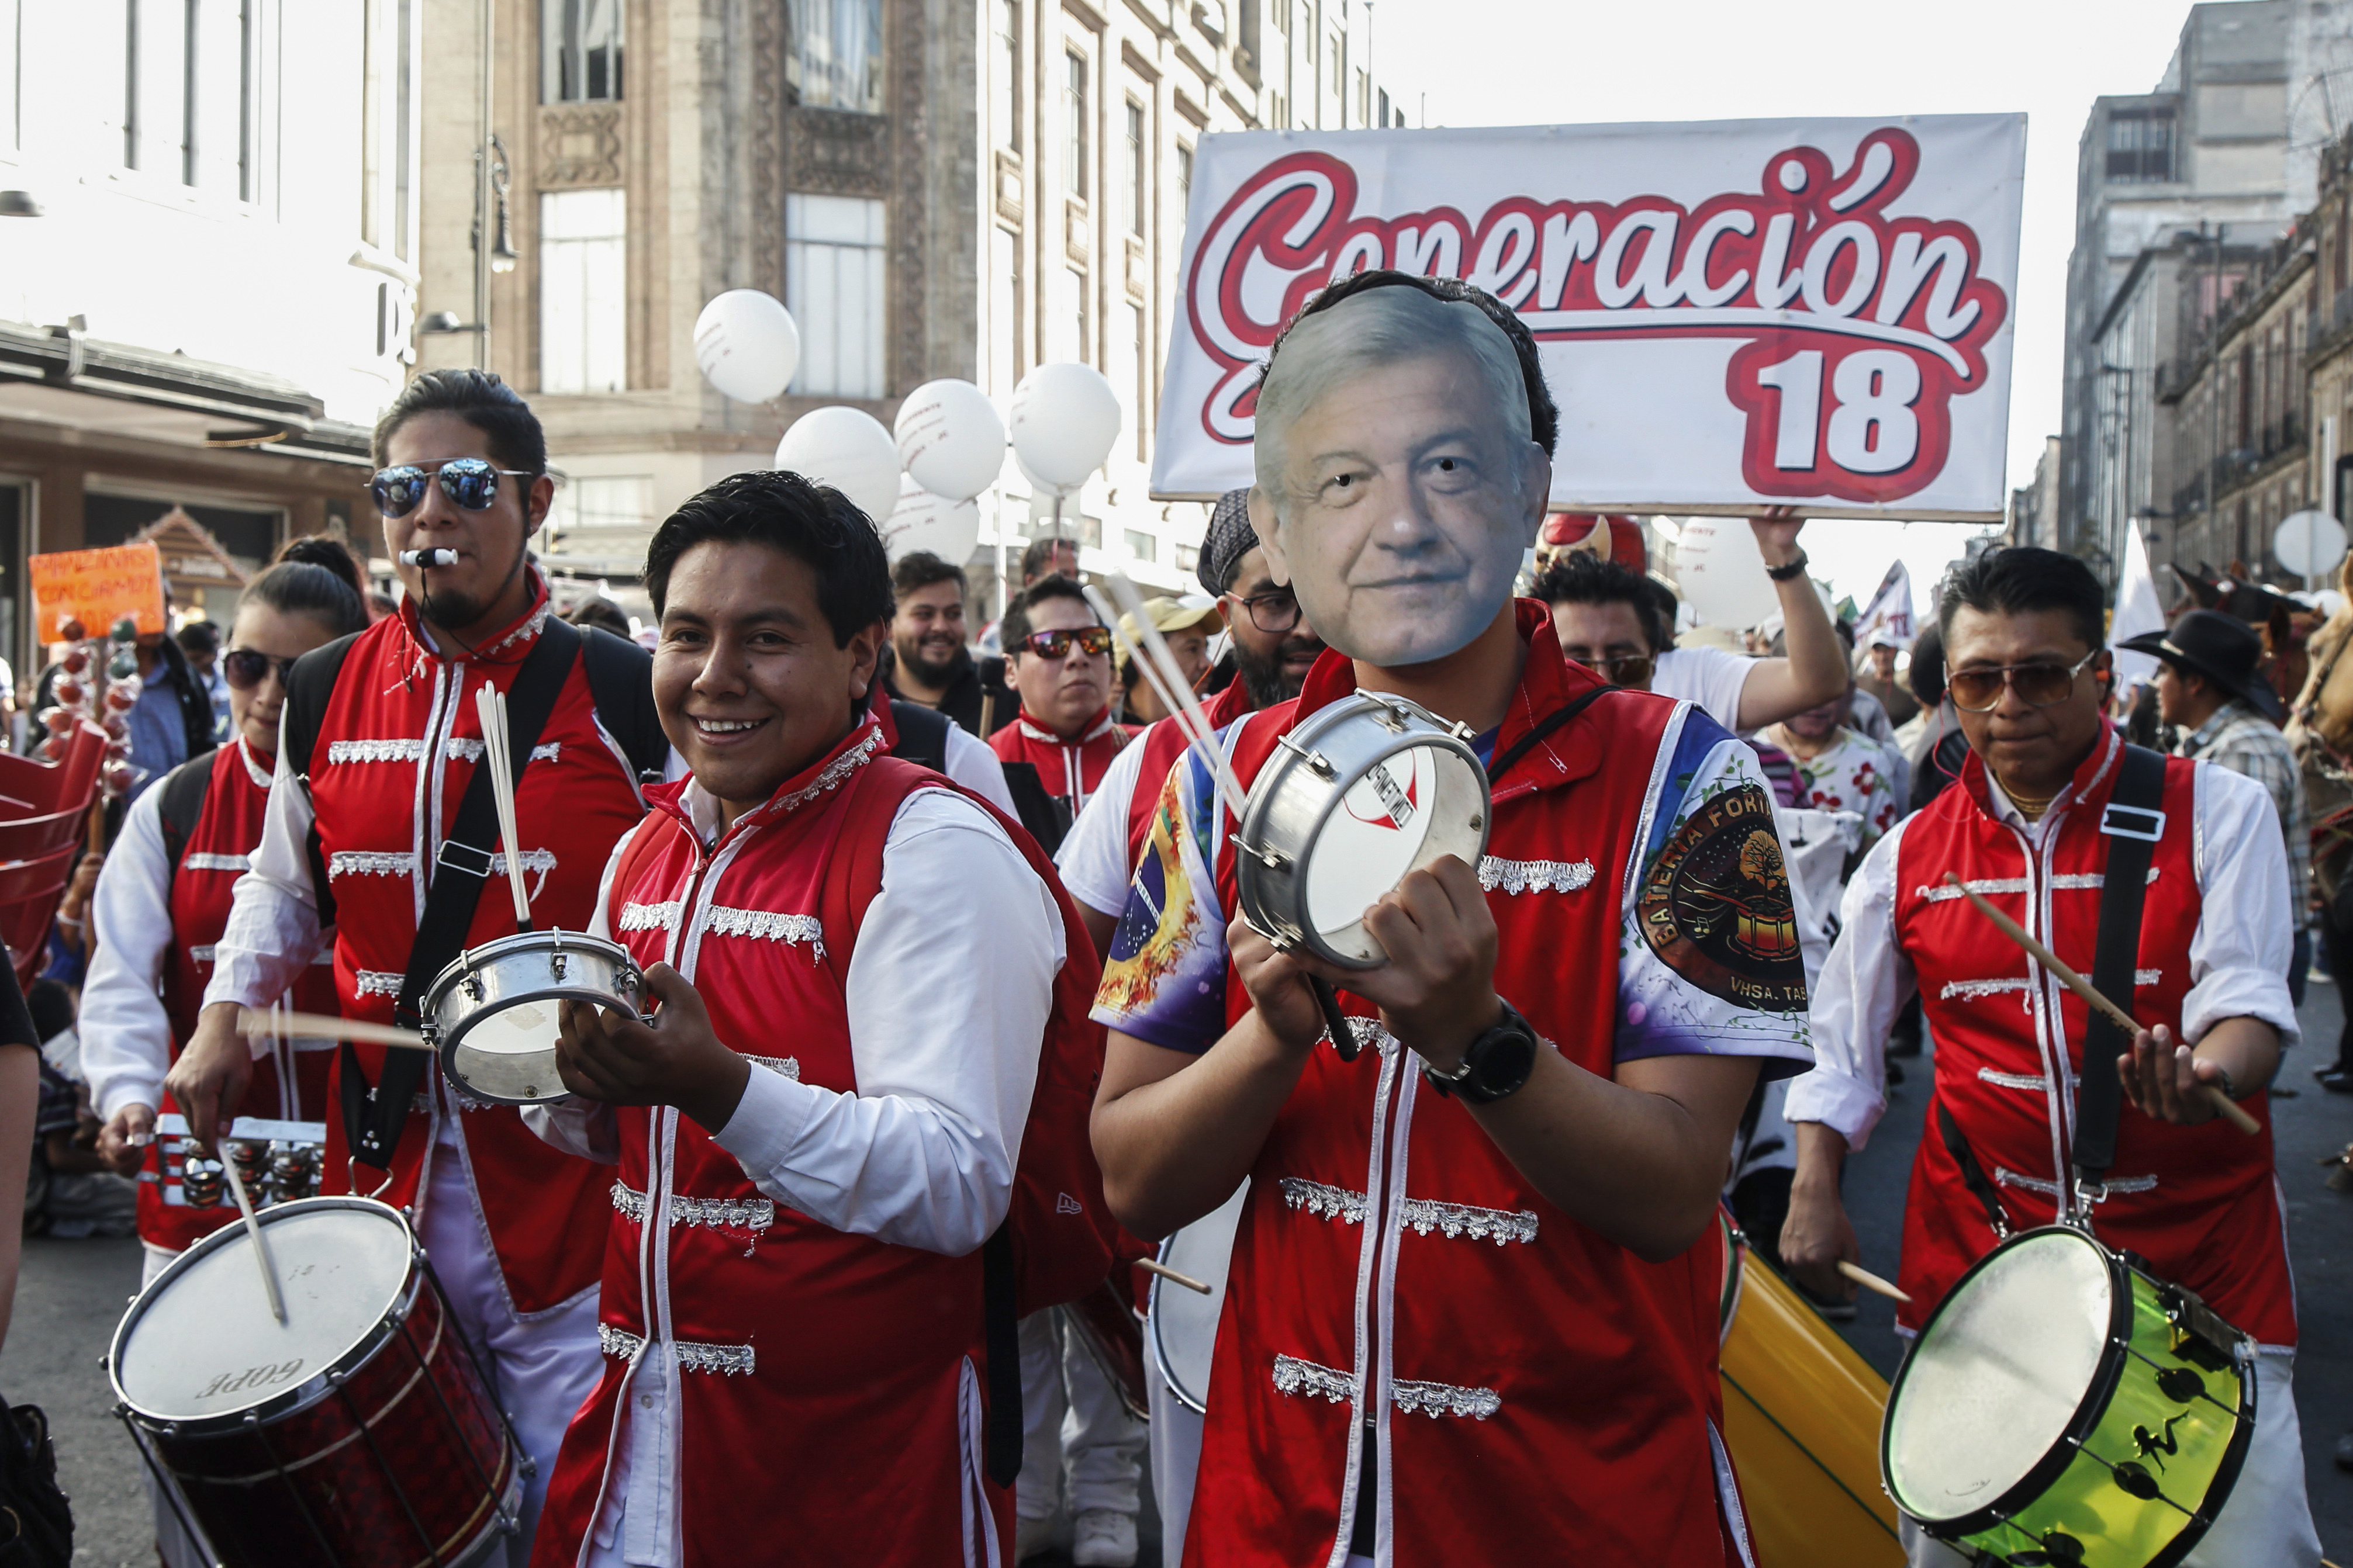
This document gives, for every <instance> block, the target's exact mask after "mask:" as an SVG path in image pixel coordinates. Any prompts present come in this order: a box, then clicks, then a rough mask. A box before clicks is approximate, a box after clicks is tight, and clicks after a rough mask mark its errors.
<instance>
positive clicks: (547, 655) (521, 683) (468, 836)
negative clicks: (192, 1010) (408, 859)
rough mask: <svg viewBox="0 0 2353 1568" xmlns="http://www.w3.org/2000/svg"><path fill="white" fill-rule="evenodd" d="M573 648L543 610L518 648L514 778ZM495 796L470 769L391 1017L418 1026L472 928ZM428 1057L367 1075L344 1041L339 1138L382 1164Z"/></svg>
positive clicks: (494, 827) (485, 874) (567, 630)
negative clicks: (530, 638) (542, 620)
mask: <svg viewBox="0 0 2353 1568" xmlns="http://www.w3.org/2000/svg"><path fill="white" fill-rule="evenodd" d="M579 657H580V633H579V632H578V631H577V630H576V629H575V627H573V626H571V625H570V624H569V623H568V622H565V621H560V620H557V619H556V618H555V617H554V616H549V617H548V619H547V623H546V626H545V627H544V628H543V630H542V631H541V632H540V634H539V640H538V641H537V642H535V643H533V645H532V649H531V652H530V653H528V654H526V655H525V656H524V657H523V661H522V667H521V668H518V669H517V670H516V671H515V678H514V684H513V685H512V687H511V688H509V689H508V691H507V733H508V743H509V747H510V750H511V752H512V756H513V758H514V771H515V783H516V784H517V785H518V786H520V785H521V784H522V770H523V768H524V767H525V766H526V765H527V764H528V763H530V761H531V751H532V748H533V746H536V745H537V744H539V732H540V731H542V730H543V729H544V728H546V726H547V718H548V715H549V714H551V713H553V712H554V711H555V700H556V698H557V697H558V696H560V695H562V693H563V691H564V683H565V679H566V678H567V677H569V676H570V675H571V673H572V666H573V664H574V662H575V660H576V659H578V658H579ZM498 836H499V826H498V805H497V802H496V801H495V800H494V799H493V798H492V796H491V770H490V769H489V768H488V767H487V766H479V767H477V768H475V769H474V774H473V777H472V778H470V779H469V780H468V781H467V783H466V794H465V796H464V798H463V799H461V800H460V801H459V803H458V815H457V816H456V817H455V818H454V819H453V820H452V821H451V823H450V825H449V831H448V836H447V837H445V838H444V839H443V840H442V842H441V849H440V854H439V855H438V857H437V858H436V860H435V864H434V870H433V883H432V886H431V887H430V888H428V889H427V890H426V894H425V914H424V917H423V918H422V919H420V920H419V921H417V941H416V942H415V943H414V944H413V945H411V946H410V948H409V950H408V973H406V976H404V977H403V978H402V980H401V983H400V1000H399V1002H398V1003H397V1004H396V1005H395V1007H394V1009H393V1017H394V1020H395V1021H396V1022H397V1023H398V1024H399V1025H400V1026H401V1027H403V1028H406V1029H413V1028H415V1027H417V1022H418V1020H419V1018H420V1017H421V1016H422V1015H423V1004H424V997H425V991H426V988H427V986H429V985H431V984H433V980H434V977H435V976H437V975H438V974H439V973H441V972H442V971H443V970H444V969H447V968H448V967H449V962H450V960H452V959H454V958H456V957H457V956H458V955H459V952H463V951H464V949H465V945H466V933H467V932H468V931H470V930H471V929H472V928H473V924H474V906H475V904H476V903H478V902H479V901H480V899H481V895H482V889H483V887H484V885H485V884H487V883H488V882H489V881H490V878H491V866H492V864H493V860H492V857H491V845H493V844H495V843H496V842H497V841H498ZM431 1060H432V1058H429V1057H428V1056H427V1054H426V1053H425V1052H423V1051H388V1052H386V1053H385V1064H384V1079H383V1081H381V1082H379V1083H376V1084H373V1085H371V1084H370V1083H369V1082H368V1080H367V1074H366V1072H365V1070H364V1069H363V1068H361V1066H360V1059H359V1055H358V1053H357V1052H355V1051H353V1049H352V1047H351V1045H350V1043H349V1042H348V1041H346V1042H345V1043H344V1046H343V1138H344V1141H345V1142H347V1143H348V1144H349V1145H350V1147H351V1152H352V1158H353V1159H354V1160H357V1161H359V1162H360V1163H363V1164H366V1165H370V1166H373V1167H374V1168H375V1169H376V1170H379V1171H389V1170H390V1169H392V1161H393V1155H394V1152H396V1150H397V1149H398V1148H399V1147H400V1135H401V1132H402V1131H403V1130H404V1129H406V1127H407V1125H408V1108H409V1105H410V1104H411V1102H412V1101H414V1100H415V1099H416V1097H417V1087H418V1086H419V1085H420V1084H422V1083H423V1082H424V1081H425V1070H426V1068H427V1067H428V1066H430V1065H431Z"/></svg>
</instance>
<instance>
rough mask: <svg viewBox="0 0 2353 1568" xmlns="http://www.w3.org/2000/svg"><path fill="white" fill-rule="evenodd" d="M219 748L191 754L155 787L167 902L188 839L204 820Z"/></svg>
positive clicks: (186, 850) (178, 873)
mask: <svg viewBox="0 0 2353 1568" xmlns="http://www.w3.org/2000/svg"><path fill="white" fill-rule="evenodd" d="M218 760H219V758H218V756H217V754H216V752H203V753H201V754H199V755H197V756H193V757H190V758H189V759H188V760H187V761H186V762H185V763H181V764H180V765H179V766H178V767H176V768H174V769H173V770H172V771H171V772H170V773H166V774H164V782H163V783H162V784H157V785H156V786H155V794H156V805H157V806H158V807H159V810H158V812H157V816H158V817H159V819H160V820H161V822H162V823H163V827H164V902H165V903H166V904H168V903H170V902H171V900H172V884H173V883H174V882H176V881H178V880H179V879H180V860H181V858H182V857H183V856H185V855H186V854H187V852H188V840H189V839H190V838H192V837H195V831H196V824H197V823H199V822H201V821H203V820H204V816H205V797H206V795H209V794H210V793H211V792H212V784H213V763H216V762H217V761H218Z"/></svg>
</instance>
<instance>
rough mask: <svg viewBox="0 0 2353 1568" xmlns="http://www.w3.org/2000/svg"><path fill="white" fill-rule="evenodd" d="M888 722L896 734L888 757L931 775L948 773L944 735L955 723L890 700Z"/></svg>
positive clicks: (929, 710) (930, 711)
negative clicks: (914, 765)
mask: <svg viewBox="0 0 2353 1568" xmlns="http://www.w3.org/2000/svg"><path fill="white" fill-rule="evenodd" d="M891 722H892V725H893V726H894V727H895V728H896V729H897V730H898V731H899V743H898V744H897V745H895V746H893V747H892V748H891V754H892V756H894V757H897V758H898V759H900V760H901V761H902V762H908V763H915V764H916V765H917V766H918V767H925V768H929V769H931V770H932V772H934V773H946V772H947V771H948V731H950V730H951V729H953V728H955V722H954V721H952V720H950V719H949V718H948V716H947V715H946V714H944V713H943V712H941V711H940V710H938V709H936V708H926V707H924V706H923V704H922V703H920V702H909V701H906V700H902V699H900V698H897V697H893V698H892V699H891Z"/></svg>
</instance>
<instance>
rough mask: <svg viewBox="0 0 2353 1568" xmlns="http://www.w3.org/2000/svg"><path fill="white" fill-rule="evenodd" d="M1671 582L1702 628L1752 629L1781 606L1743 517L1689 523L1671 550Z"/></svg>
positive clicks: (1779, 596) (1755, 536)
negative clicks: (1673, 564)
mask: <svg viewBox="0 0 2353 1568" xmlns="http://www.w3.org/2000/svg"><path fill="white" fill-rule="evenodd" d="M1675 580H1676V582H1677V583H1679V584H1681V585H1682V587H1683V599H1684V601H1685V602H1686V603H1687V604H1689V605H1691V607H1692V610H1693V612H1694V614H1696V615H1697V616H1699V624H1700V625H1702V626H1731V627H1735V628H1741V627H1747V626H1755V625H1757V623H1758V622H1760V621H1762V620H1764V619H1765V618H1766V617H1767V616H1770V615H1772V614H1773V612H1774V611H1776V610H1778V609H1779V608H1780V607H1781V595H1779V594H1778V592H1776V591H1775V589H1774V587H1773V580H1772V579H1771V578H1770V577H1767V576H1766V575H1765V552H1763V551H1761V550H1759V549H1758V548H1757V532H1756V531H1755V530H1754V529H1752V528H1750V527H1749V526H1748V522H1747V520H1746V519H1745V518H1737V517H1694V518H1690V519H1687V520H1686V521H1684V523H1683V540H1682V542H1680V543H1678V544H1677V545H1676V546H1675Z"/></svg>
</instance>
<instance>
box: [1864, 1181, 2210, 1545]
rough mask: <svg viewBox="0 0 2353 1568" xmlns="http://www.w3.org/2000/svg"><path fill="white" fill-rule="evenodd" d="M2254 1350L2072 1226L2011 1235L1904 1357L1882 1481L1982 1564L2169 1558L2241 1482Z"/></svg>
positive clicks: (1891, 1401)
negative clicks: (1975, 1554) (1978, 1555)
mask: <svg viewBox="0 0 2353 1568" xmlns="http://www.w3.org/2000/svg"><path fill="white" fill-rule="evenodd" d="M2252 1353H2253V1345H2252V1344H2251V1343H2249V1342H2248V1341H2247V1338H2246V1336H2245V1335H2243V1334H2242V1333H2240V1332H2239V1331H2237V1330H2236V1329H2233V1328H2232V1327H2231V1325H2230V1324H2228V1323H2226V1322H2224V1321H2222V1320H2221V1318H2219V1317H2217V1316H2215V1314H2214V1313H2213V1312H2212V1311H2211V1310H2210V1309H2209V1308H2208V1307H2207V1306H2206V1304H2205V1303H2204V1302H2203V1301H2200V1300H2199V1299H2198V1298H2197V1297H2196V1296H2195V1295H2193V1294H2191V1293H2190V1292H2189V1291H2188V1290H2185V1289H2181V1288H2180V1287H2179V1286H2178V1285H2168V1284H2166V1283H2164V1282H2163V1281H2161V1280H2158V1279H2151V1278H2150V1277H2149V1276H2148V1275H2147V1274H2146V1273H2144V1272H2142V1271H2141V1269H2139V1268H2137V1267H2135V1266H2134V1265H2133V1264H2132V1263H2130V1262H2128V1261H2127V1260H2126V1258H2122V1257H2120V1256H2118V1255H2117V1254H2116V1253H2114V1252H2111V1251H2109V1250H2108V1249H2107V1248H2106V1247H2103V1246H2101V1245H2100V1244H2099V1243H2098V1242H2096V1241H2094V1240H2093V1239H2092V1238H2091V1237H2089V1236H2086V1235H2084V1233H2083V1232H2081V1231H2079V1230H2074V1229H2071V1228H2069V1227H2067V1226H2047V1227H2045V1228H2042V1229H2040V1230H2031V1231H2028V1232H2025V1233H2024V1234H2023V1235H2020V1236H2016V1237H2011V1238H2010V1240H2008V1241H2006V1242H2004V1243H2003V1244H2002V1245H2001V1246H2000V1247H1996V1248H1995V1249H1994V1250H1993V1251H1992V1252H1990V1253H1989V1254H1987V1255H1986V1256H1985V1257H1984V1258H1980V1259H1978V1263H1977V1266H1976V1267H1975V1268H1971V1269H1970V1270H1969V1271H1968V1273H1967V1274H1965V1275H1963V1276H1962V1277H1961V1279H1960V1283H1958V1284H1957V1285H1955V1286H1954V1287H1953V1289H1952V1293H1951V1294H1950V1295H1948V1296H1947V1297H1946V1298H1945V1300H1943V1301H1942V1302H1941V1303H1939V1304H1938V1305H1937V1308H1936V1311H1935V1312H1934V1313H1933V1314H1932V1315H1931V1316H1930V1317H1929V1319H1928V1323H1927V1326H1926V1328H1924V1329H1923V1330H1921V1331H1920V1337H1919V1339H1918V1340H1917V1341H1915V1342H1914V1344H1913V1346H1912V1349H1911V1351H1910V1352H1909V1353H1908V1354H1907V1355H1905V1358H1904V1366H1903V1369H1902V1370H1901V1371H1899V1372H1898V1373H1896V1374H1895V1384H1894V1388H1893V1389H1892V1390H1891V1391H1890V1392H1889V1394H1888V1398H1887V1419H1886V1423H1885V1425H1884V1426H1882V1427H1881V1429H1880V1441H1879V1464H1880V1474H1881V1478H1882V1479H1883V1481H1884V1482H1885V1484H1886V1487H1887V1492H1888V1495H1889V1496H1890V1497H1892V1498H1894V1500H1895V1506H1896V1507H1898V1508H1900V1509H1902V1510H1904V1511H1905V1513H1907V1514H1909V1515H1911V1516H1912V1518H1913V1519H1914V1520H1915V1521H1917V1522H1918V1523H1919V1525H1920V1527H1921V1528H1922V1529H1923V1530H1926V1531H1927V1532H1928V1533H1929V1534H1930V1535H1933V1536H1936V1538H1937V1539H1939V1540H1941V1541H1946V1542H1951V1543H1953V1544H1954V1545H1956V1546H1959V1547H1963V1548H1973V1549H1975V1550H1977V1551H1978V1552H1982V1553H1984V1555H1983V1556H1982V1557H1981V1558H1980V1559H1979V1561H1980V1563H1985V1564H2011V1565H2014V1568H2029V1565H2042V1564H2052V1565H2060V1568H2078V1565H2080V1568H2171V1565H2172V1564H2175V1563H2179V1562H2180V1561H2181V1559H2182V1558H2183V1557H2184V1556H2185V1555H2187V1554H2188V1552H2189V1549H2190V1548H2191V1547H2192V1546H2195V1545H2196V1544H2197V1543H2198V1541H2199V1538H2200V1537H2201V1536H2203V1535H2204V1534H2205V1533H2206V1531H2207V1527H2208V1526H2210V1525H2211V1524H2212V1523H2213V1522H2214V1516H2215V1515H2216V1514H2217V1513H2219V1512H2220V1511H2221V1508H2222V1500H2224V1499H2225V1498H2227V1497H2229V1496H2230V1495H2231V1488H2232V1484H2233V1483H2234V1482H2236V1481H2237V1480H2238V1479H2239V1466H2240V1464H2241V1462H2242V1460H2244V1459H2245V1458H2246V1453H2247V1444H2248V1441H2249V1439H2250V1438H2251V1437H2252V1436H2253V1434H2254V1427H2255V1376H2254V1370H2253V1362H2252V1361H2251V1360H2250V1359H2249V1358H2250V1357H2251V1355H2252Z"/></svg>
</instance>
